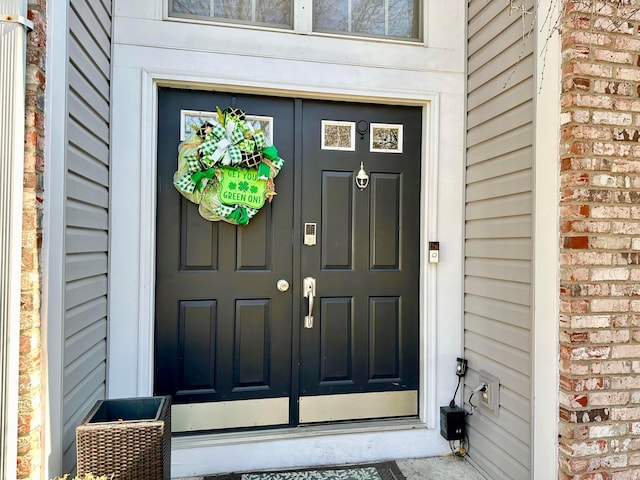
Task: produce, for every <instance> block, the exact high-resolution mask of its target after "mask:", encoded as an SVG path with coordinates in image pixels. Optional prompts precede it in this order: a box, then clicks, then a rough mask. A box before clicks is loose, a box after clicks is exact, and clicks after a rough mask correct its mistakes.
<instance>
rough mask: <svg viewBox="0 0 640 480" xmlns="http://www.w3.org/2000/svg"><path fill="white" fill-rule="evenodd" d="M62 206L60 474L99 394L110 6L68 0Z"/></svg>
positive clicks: (103, 367)
mask: <svg viewBox="0 0 640 480" xmlns="http://www.w3.org/2000/svg"><path fill="white" fill-rule="evenodd" d="M67 45H68V59H69V61H68V66H67V68H68V82H69V85H68V87H69V88H68V94H67V112H68V115H67V142H68V144H67V155H66V165H67V174H66V184H65V191H66V205H65V260H64V261H65V291H64V306H65V318H64V373H63V386H62V392H63V400H62V404H63V407H62V409H63V432H62V452H63V454H62V455H63V457H62V462H63V463H62V465H63V470H64V471H66V472H68V471H72V470H73V468H74V466H75V461H76V459H75V428H76V426H77V425H78V424H79V423H80V421H81V420H82V419H83V418H84V416H85V415H86V414H87V412H88V411H89V409H90V408H91V407H92V406H93V405H94V403H95V402H96V401H97V400H99V399H102V398H105V395H106V372H107V362H106V358H107V334H108V321H107V318H108V317H107V288H108V280H107V278H108V277H107V274H108V240H109V236H108V235H109V233H108V228H109V135H110V134H109V122H110V113H109V98H110V71H111V65H110V56H111V1H110V0H109V1H100V0H70V8H69V15H68V37H67Z"/></svg>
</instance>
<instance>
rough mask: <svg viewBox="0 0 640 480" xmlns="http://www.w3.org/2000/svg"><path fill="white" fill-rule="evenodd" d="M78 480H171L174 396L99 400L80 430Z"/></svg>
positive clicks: (78, 431)
mask: <svg viewBox="0 0 640 480" xmlns="http://www.w3.org/2000/svg"><path fill="white" fill-rule="evenodd" d="M76 452H77V456H78V475H79V476H82V475H86V474H88V473H91V474H93V475H94V476H99V475H105V476H107V477H109V478H110V477H111V475H113V478H114V480H160V479H162V480H170V479H171V397H170V396H167V397H141V398H121V399H113V400H100V401H98V402H97V403H96V404H95V405H94V407H93V408H92V409H91V411H90V412H89V413H88V414H87V416H86V417H85V419H84V420H83V421H82V423H81V424H80V425H79V426H78V427H77V428H76Z"/></svg>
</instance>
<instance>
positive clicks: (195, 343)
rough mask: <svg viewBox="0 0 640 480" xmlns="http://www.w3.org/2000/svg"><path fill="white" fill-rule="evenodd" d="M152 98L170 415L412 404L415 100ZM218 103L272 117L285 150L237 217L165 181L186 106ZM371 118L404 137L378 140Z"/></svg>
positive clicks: (163, 359)
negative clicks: (258, 194)
mask: <svg viewBox="0 0 640 480" xmlns="http://www.w3.org/2000/svg"><path fill="white" fill-rule="evenodd" d="M158 102H159V107H158V118H159V121H158V164H157V177H158V184H157V222H156V223H157V225H156V238H157V245H156V307H155V380H154V393H155V394H158V395H172V396H173V402H174V407H173V410H174V412H173V414H174V430H177V431H192V430H213V429H228V428H242V427H265V426H275V425H281V426H282V425H298V424H301V423H315V422H325V421H348V420H355V419H369V418H385V417H398V416H411V415H417V401H418V400H417V397H418V395H417V391H418V373H419V359H418V356H419V333H420V329H419V271H420V155H421V135H422V127H421V110H420V109H419V108H415V107H400V106H383V105H371V104H360V103H357V104H356V103H339V102H328V101H315V100H302V99H287V98H278V97H263V96H249V95H231V94H223V93H218V92H202V91H192V90H176V89H161V90H160V92H159V100H158ZM228 105H234V106H236V107H239V108H242V109H243V110H244V111H245V112H246V113H247V114H249V115H253V116H258V117H263V119H264V117H266V118H271V119H272V122H271V128H270V130H271V131H270V132H269V133H270V135H272V141H273V144H274V145H276V147H277V148H278V151H279V155H280V156H281V157H282V158H284V159H285V161H286V163H285V165H284V167H283V169H282V170H281V172H280V174H279V175H278V176H277V177H276V179H275V186H276V192H277V195H276V196H275V198H274V200H273V202H272V203H270V204H265V206H264V207H263V208H262V209H261V210H260V211H259V212H258V214H257V215H256V216H255V217H254V218H253V219H251V221H250V222H249V224H248V225H246V226H233V225H230V224H227V223H224V222H209V221H207V220H204V219H203V218H201V217H200V215H199V213H198V206H197V205H195V204H193V203H191V202H189V201H187V200H186V199H185V198H183V197H182V196H181V195H180V194H179V193H178V192H177V191H176V190H175V188H174V187H173V185H172V180H173V174H174V172H175V170H176V167H177V147H178V144H179V141H180V140H179V138H180V129H181V122H180V119H181V111H185V110H188V111H215V108H216V106H219V107H221V108H224V107H226V106H228ZM323 121H325V123H323ZM327 121H328V122H329V123H327ZM338 122H341V123H338ZM342 122H344V123H342ZM345 126H346V127H345ZM350 126H351V127H350ZM386 126H390V129H387V128H386ZM349 128H350V132H351V133H350V134H349V133H348V131H349ZM372 130H373V131H374V134H378V137H380V135H383V134H385V132H386V133H391V134H398V133H400V134H401V138H399V139H398V138H397V135H396V137H395V138H394V139H392V141H391V149H386V148H381V146H382V147H386V146H388V145H385V144H384V142H382V143H380V142H378V140H384V138H382V137H381V138H378V137H376V142H373V145H372V142H371V137H370V135H371V132H372ZM323 131H324V132H325V136H324V137H323ZM336 132H339V135H342V138H341V140H339V141H336V140H335V138H334V137H333V136H334V135H336V134H337V133H336ZM345 134H346V135H347V137H348V135H352V136H353V141H351V142H350V141H349V138H346V140H345V136H344V135H345ZM323 142H324V143H323ZM394 142H395V143H394ZM336 145H338V147H339V148H341V149H335V148H334V147H335V146H336ZM345 145H346V148H345ZM323 147H324V148H323ZM372 147H373V148H372ZM372 150H373V151H372ZM361 166H362V167H363V170H364V171H365V172H366V174H367V175H368V185H367V186H366V188H364V189H360V188H359V187H358V186H357V185H356V183H355V177H356V176H357V174H358V172H359V170H360V167H361ZM314 234H315V235H314ZM310 297H312V298H310ZM310 308H311V309H312V311H311V312H309V309H310ZM308 317H312V318H308Z"/></svg>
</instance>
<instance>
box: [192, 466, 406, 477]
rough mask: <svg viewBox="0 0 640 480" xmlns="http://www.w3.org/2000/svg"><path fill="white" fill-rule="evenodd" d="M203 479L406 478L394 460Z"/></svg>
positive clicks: (233, 474)
mask: <svg viewBox="0 0 640 480" xmlns="http://www.w3.org/2000/svg"><path fill="white" fill-rule="evenodd" d="M203 480H406V478H405V476H404V475H402V472H401V471H400V469H399V468H398V465H396V462H384V463H373V464H367V465H352V466H348V467H323V468H310V469H304V470H291V471H286V472H252V473H230V474H226V475H214V476H210V477H204V479H203Z"/></svg>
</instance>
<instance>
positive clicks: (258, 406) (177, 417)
mask: <svg viewBox="0 0 640 480" xmlns="http://www.w3.org/2000/svg"><path fill="white" fill-rule="evenodd" d="M288 423H289V397H281V398H265V399H259V400H236V401H232V402H206V403H188V404H177V405H173V406H172V407H171V431H172V432H174V433H177V432H192V431H197V430H217V429H222V428H241V427H264V426H268V425H286V424H288Z"/></svg>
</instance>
